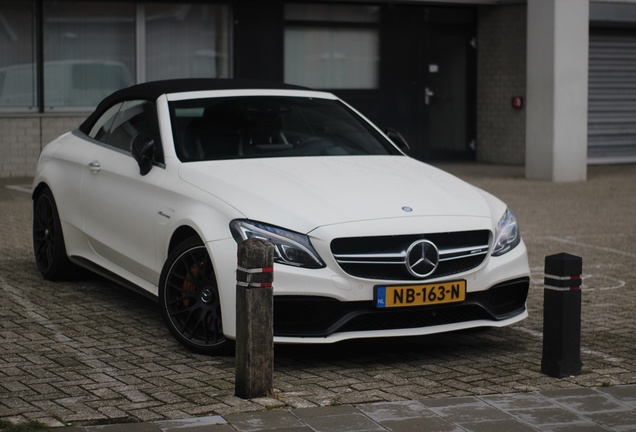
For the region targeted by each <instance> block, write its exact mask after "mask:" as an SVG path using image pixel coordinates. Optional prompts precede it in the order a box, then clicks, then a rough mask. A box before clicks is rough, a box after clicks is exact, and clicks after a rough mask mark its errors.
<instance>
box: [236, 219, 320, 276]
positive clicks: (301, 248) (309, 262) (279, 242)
mask: <svg viewBox="0 0 636 432" xmlns="http://www.w3.org/2000/svg"><path fill="white" fill-rule="evenodd" d="M230 230H231V231H232V235H233V236H234V239H235V240H236V242H237V243H238V242H240V241H243V240H247V239H249V238H258V239H261V240H265V241H267V242H270V243H271V244H273V245H274V262H276V263H278V264H287V265H292V266H295V267H306V268H321V267H325V263H323V262H322V260H321V259H320V257H319V256H318V253H317V252H316V250H315V249H314V248H313V246H312V245H311V242H310V241H309V237H307V236H306V235H304V234H299V233H297V232H293V231H289V230H286V229H283V228H279V227H275V226H272V225H267V224H264V223H260V222H254V221H250V220H244V219H237V220H233V221H232V222H230Z"/></svg>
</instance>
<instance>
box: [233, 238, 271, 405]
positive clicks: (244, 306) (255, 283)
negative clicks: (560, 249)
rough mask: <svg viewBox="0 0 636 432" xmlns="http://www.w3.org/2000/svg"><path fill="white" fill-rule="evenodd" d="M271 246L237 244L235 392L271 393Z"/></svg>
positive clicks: (248, 396)
mask: <svg viewBox="0 0 636 432" xmlns="http://www.w3.org/2000/svg"><path fill="white" fill-rule="evenodd" d="M273 267H274V246H273V245H272V244H270V243H268V242H266V241H264V240H259V239H248V240H245V241H243V242H241V243H239V245H238V268H237V272H236V384H235V395H236V396H238V397H240V398H243V399H252V398H255V397H260V396H264V395H267V394H268V393H271V392H272V388H273V375H274V316H273V315H274V300H273V288H272V282H273V280H274V270H273Z"/></svg>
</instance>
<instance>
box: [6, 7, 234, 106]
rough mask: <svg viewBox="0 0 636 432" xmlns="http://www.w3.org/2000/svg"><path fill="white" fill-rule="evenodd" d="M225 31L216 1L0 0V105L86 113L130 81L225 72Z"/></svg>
mask: <svg viewBox="0 0 636 432" xmlns="http://www.w3.org/2000/svg"><path fill="white" fill-rule="evenodd" d="M40 15H41V16H42V20H41V21H40V20H38V18H37V17H38V16H40ZM231 29H232V21H231V14H230V7H229V6H228V5H223V4H208V3H203V2H197V3H192V4H190V3H179V2H176V1H175V2H172V3H168V2H158V1H157V2H156V3H143V2H132V1H129V2H123V1H115V0H111V1H85V0H83V1H80V0H63V1H35V0H33V1H17V0H16V1H4V0H3V1H0V111H3V112H20V111H28V110H33V111H37V112H43V111H52V110H55V111H60V110H67V111H69V110H73V111H89V110H91V109H92V108H94V107H95V106H96V105H97V104H98V103H99V102H100V101H101V100H102V99H103V98H104V97H106V96H107V95H109V94H111V93H112V92H113V91H115V90H118V89H121V88H124V87H128V86H130V85H132V84H135V83H136V82H146V81H151V80H160V79H169V78H194V77H206V78H227V77H230V76H231V74H232V70H231V63H232V62H231V54H230V49H231V45H230V44H231V33H232V32H231ZM40 35H41V37H40ZM38 40H42V46H38V45H37V41H38Z"/></svg>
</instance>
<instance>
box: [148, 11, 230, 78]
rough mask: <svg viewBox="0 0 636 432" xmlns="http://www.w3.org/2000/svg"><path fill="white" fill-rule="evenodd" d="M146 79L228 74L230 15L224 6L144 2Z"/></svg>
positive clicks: (221, 75)
mask: <svg viewBox="0 0 636 432" xmlns="http://www.w3.org/2000/svg"><path fill="white" fill-rule="evenodd" d="M145 17H146V19H145V27H146V32H145V35H146V37H145V46H146V50H145V51H146V64H145V74H146V80H147V81H154V80H160V79H170V78H185V77H189V78H227V77H229V76H230V61H229V59H230V55H229V51H230V29H229V25H230V19H229V10H228V8H227V7H226V6H220V5H211V4H184V3H174V4H165V3H162V4H148V5H145Z"/></svg>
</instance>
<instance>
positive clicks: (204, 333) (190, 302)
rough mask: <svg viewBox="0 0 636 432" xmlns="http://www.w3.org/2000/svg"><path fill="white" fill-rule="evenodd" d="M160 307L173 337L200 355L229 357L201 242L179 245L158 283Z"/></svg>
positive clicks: (192, 240) (209, 263) (213, 281)
mask: <svg viewBox="0 0 636 432" xmlns="http://www.w3.org/2000/svg"><path fill="white" fill-rule="evenodd" d="M159 305H160V307H161V314H162V316H163V319H164V321H165V323H166V325H167V326H168V329H169V330H170V333H172V335H173V336H174V337H175V338H176V339H177V340H178V341H179V342H180V343H181V344H182V345H183V346H185V347H186V348H188V349H190V350H191V351H194V352H197V353H200V354H213V355H219V354H228V353H229V349H230V343H229V341H228V340H227V339H226V337H225V335H224V334H223V323H222V319H221V302H220V298H219V289H218V286H217V282H216V277H215V274H214V269H213V268H212V261H211V260H210V257H209V255H208V251H207V249H206V248H205V246H204V245H203V244H202V243H201V241H200V240H199V239H198V238H190V239H188V240H185V241H184V242H182V243H180V244H179V245H178V246H177V247H176V248H175V249H174V250H173V251H172V252H171V253H170V255H169V256H168V259H167V260H166V263H165V265H164V267H163V270H162V272H161V278H160V279H159Z"/></svg>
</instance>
